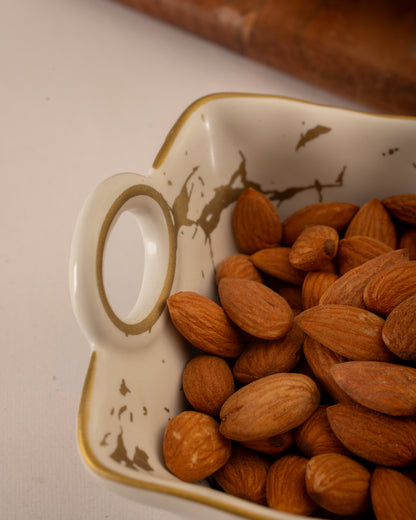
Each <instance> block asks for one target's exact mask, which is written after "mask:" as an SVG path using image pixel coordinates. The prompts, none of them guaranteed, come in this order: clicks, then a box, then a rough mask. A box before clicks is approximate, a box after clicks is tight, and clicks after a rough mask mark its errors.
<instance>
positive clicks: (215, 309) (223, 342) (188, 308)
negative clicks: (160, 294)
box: [167, 291, 243, 357]
mask: <svg viewBox="0 0 416 520" xmlns="http://www.w3.org/2000/svg"><path fill="white" fill-rule="evenodd" d="M167 306H168V309H169V314H170V318H171V320H172V323H173V325H174V326H175V327H176V329H177V330H178V331H179V332H180V333H181V334H182V336H183V337H184V338H186V339H187V340H188V341H189V342H190V343H192V345H194V346H195V347H197V348H199V349H201V350H203V351H204V352H207V353H208V354H214V355H218V356H222V357H237V356H239V355H240V354H241V352H242V350H243V343H242V340H241V337H240V334H239V331H238V330H237V328H236V327H235V325H234V324H233V323H232V322H231V320H230V319H229V318H228V317H227V315H226V313H225V312H224V309H222V308H221V306H220V305H218V304H217V303H215V302H214V301H212V300H210V299H209V298H206V297H205V296H202V295H200V294H197V293H195V292H192V291H182V292H179V293H176V294H174V295H172V296H170V297H169V298H168V299H167Z"/></svg>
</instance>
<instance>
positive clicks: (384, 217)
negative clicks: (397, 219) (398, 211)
mask: <svg viewBox="0 0 416 520" xmlns="http://www.w3.org/2000/svg"><path fill="white" fill-rule="evenodd" d="M355 235H364V236H369V237H372V238H375V239H376V240H380V242H384V243H385V244H387V245H388V246H390V247H391V248H392V249H395V248H396V243H397V235H396V228H395V226H394V224H393V221H392V219H391V217H390V214H389V213H388V211H387V210H386V209H385V207H384V206H383V204H382V203H381V202H380V200H379V199H377V198H374V199H372V200H369V201H368V202H366V203H365V204H363V205H362V206H361V207H360V209H359V210H358V211H357V213H356V214H355V215H354V217H353V218H352V219H351V222H350V223H349V225H348V227H347V229H346V231H345V235H344V236H345V238H349V237H352V236H355Z"/></svg>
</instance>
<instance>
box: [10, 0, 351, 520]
mask: <svg viewBox="0 0 416 520" xmlns="http://www.w3.org/2000/svg"><path fill="white" fill-rule="evenodd" d="M0 67H1V68H0V85H1V88H0V183H1V184H0V187H1V191H0V193H1V204H0V226H1V243H0V244H1V246H0V338H1V343H0V410H1V443H0V517H1V518H2V519H3V518H4V519H8V520H12V519H19V520H20V519H26V518H27V519H31V520H38V519H39V520H45V519H46V520H47V519H54V520H56V519H71V520H73V519H84V518H85V519H88V520H104V519H110V520H111V519H124V520H129V519H134V520H137V519H144V520H174V519H178V517H177V516H175V515H173V514H172V513H168V512H165V511H161V510H158V509H154V508H150V507H148V506H144V505H142V504H138V503H134V502H130V501H128V500H127V499H124V498H121V497H119V496H117V495H115V494H113V493H111V492H109V491H108V490H107V489H105V488H103V487H102V485H101V484H99V483H98V482H97V481H96V480H95V479H94V478H92V476H91V475H90V474H89V473H88V472H87V471H86V470H85V468H84V465H83V463H82V461H81V459H80V457H79V455H78V451H77V443H76V418H77V409H78V402H79V397H80V392H81V387H82V383H83V379H84V375H85V371H86V368H87V364H88V360H89V354H90V352H89V346H88V344H87V342H86V340H85V338H84V337H83V335H82V333H81V331H80V329H79V327H78V325H77V323H76V321H75V318H74V316H73V313H72V308H71V303H70V298H69V291H68V256H69V248H70V243H71V236H72V231H73V227H74V223H75V219H76V217H77V215H78V212H79V210H80V208H81V206H82V204H83V202H84V200H85V198H86V197H87V195H88V194H89V193H90V192H91V190H92V189H93V188H94V187H95V186H96V185H97V184H98V183H99V182H100V181H102V180H103V179H105V178H106V177H108V176H109V175H112V174H114V173H118V172H121V171H134V172H139V173H144V172H147V171H148V170H149V168H150V166H151V164H152V161H153V158H154V156H155V155H156V153H157V151H158V149H159V146H160V145H161V144H162V142H163V140H164V138H165V135H166V134H167V132H168V131H169V129H170V127H171V125H172V124H173V123H174V122H175V120H176V118H177V117H178V116H179V115H180V113H181V112H182V110H183V109H184V108H185V107H186V106H187V105H189V104H190V103H191V102H192V101H193V100H195V99H196V98H199V97H200V96H202V95H205V94H209V93H212V92H219V91H239V92H258V93H272V94H279V95H284V96H291V97H295V98H300V99H304V100H310V101H314V102H318V103H324V104H331V105H337V106H344V107H349V108H361V107H358V106H357V105H355V104H354V103H351V102H349V101H347V100H345V99H341V98H339V97H336V96H334V95H331V94H328V93H327V92H324V91H322V90H319V89H317V88H314V87H311V86H310V85H307V84H305V83H303V82H301V81H298V80H297V79H295V78H292V77H289V76H287V75H285V74H282V73H279V72H277V71H275V70H272V69H270V68H267V67H266V66H263V65H261V64H258V63H255V62H252V61H250V60H248V59H246V58H244V57H242V56H240V55H237V54H234V53H232V52H231V51H228V50H226V49H223V48H221V47H219V46H217V45H215V44H213V43H210V42H207V41H204V40H201V39H198V38H197V37H195V36H192V35H190V34H187V33H185V32H182V31H180V30H179V29H176V28H174V27H171V26H168V25H165V24H163V23H161V22H158V21H156V20H154V19H152V18H149V17H147V16H144V15H142V14H140V13H137V12H135V11H132V10H130V9H129V8H127V7H124V6H122V5H119V4H117V3H113V2H111V1H109V0H37V1H35V0H19V1H16V0H2V2H0Z"/></svg>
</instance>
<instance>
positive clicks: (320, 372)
mask: <svg viewBox="0 0 416 520" xmlns="http://www.w3.org/2000/svg"><path fill="white" fill-rule="evenodd" d="M303 353H304V355H305V359H306V361H307V363H308V366H309V367H310V369H311V370H312V372H313V373H314V375H315V377H316V378H317V379H318V381H319V382H320V383H321V385H322V386H323V387H324V388H325V390H326V391H327V393H328V394H329V395H330V396H331V397H332V398H333V399H334V400H335V401H337V402H339V403H351V402H353V400H352V399H351V397H350V396H349V395H347V394H346V393H345V392H344V391H343V390H342V389H341V388H340V387H339V386H338V385H337V384H336V382H335V380H334V378H333V376H332V374H331V367H332V366H334V365H336V364H338V363H342V362H344V361H347V358H345V357H344V356H341V355H340V354H337V353H336V352H334V351H333V350H331V349H329V348H327V347H324V346H323V345H322V344H321V343H319V342H318V341H316V340H314V339H312V338H311V337H309V336H306V338H305V341H304V342H303Z"/></svg>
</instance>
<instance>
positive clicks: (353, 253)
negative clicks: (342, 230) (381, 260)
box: [337, 235, 405, 276]
mask: <svg viewBox="0 0 416 520" xmlns="http://www.w3.org/2000/svg"><path fill="white" fill-rule="evenodd" d="M404 247H405V246H400V248H404ZM391 250H392V248H391V247H390V246H388V245H387V244H385V243H384V242H381V241H380V240H377V239H375V238H372V237H366V236H361V235H355V236H352V237H349V238H343V239H342V240H340V242H339V245H338V252H337V265H338V272H339V274H340V275H341V276H342V275H343V274H345V273H346V272H348V271H349V270H350V269H354V267H358V266H359V265H362V264H364V263H365V262H367V261H368V260H372V259H373V258H376V257H377V256H380V255H383V254H385V253H388V252H389V251H391Z"/></svg>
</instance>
